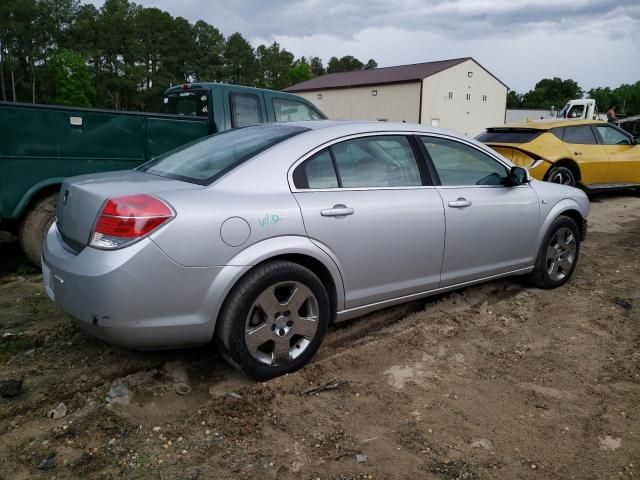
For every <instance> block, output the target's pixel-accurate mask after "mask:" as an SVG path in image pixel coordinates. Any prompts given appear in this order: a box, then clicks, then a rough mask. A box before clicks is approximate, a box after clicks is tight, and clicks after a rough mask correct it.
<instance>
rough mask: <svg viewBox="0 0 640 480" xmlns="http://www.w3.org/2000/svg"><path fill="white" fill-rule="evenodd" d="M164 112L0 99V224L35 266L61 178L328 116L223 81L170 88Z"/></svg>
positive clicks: (294, 99) (300, 102)
mask: <svg viewBox="0 0 640 480" xmlns="http://www.w3.org/2000/svg"><path fill="white" fill-rule="evenodd" d="M162 112H163V113H145V112H124V111H114V110H97V109H88V108H70V107H56V106H48V105H46V106H45V105H31V104H19V103H5V102H0V229H1V230H5V231H9V232H12V233H14V234H17V235H18V238H19V240H20V245H21V247H22V249H23V251H24V253H25V254H26V255H27V257H28V258H29V259H30V260H31V261H32V262H34V263H35V264H39V263H40V247H41V244H42V239H43V235H44V232H45V231H46V230H47V229H48V227H49V225H51V222H52V221H53V219H54V215H55V206H56V198H57V192H58V190H59V188H60V185H61V183H62V181H63V180H64V179H65V178H66V177H70V176H73V175H82V174H86V173H95V172H104V171H108V170H125V169H131V168H134V167H136V166H138V165H140V164H141V163H143V162H146V161H147V160H150V159H152V158H154V157H156V156H158V155H160V154H162V153H164V152H167V151H169V150H171V149H173V148H176V147H179V146H181V145H184V144H185V143H187V142H190V141H192V140H195V139H197V138H200V137H203V136H205V135H209V134H213V133H218V132H223V131H225V130H229V129H231V128H236V127H243V126H246V125H254V124H257V123H263V122H287V121H299V120H319V119H323V118H326V117H325V116H324V115H323V114H322V112H320V111H319V110H317V109H316V108H315V107H314V106H313V105H312V104H311V103H309V102H308V101H307V100H305V99H303V98H301V97H298V96H296V95H292V94H287V93H282V92H276V91H272V90H264V89H258V88H249V87H240V86H237V85H226V84H221V83H197V84H196V83H194V84H185V85H179V86H175V87H172V88H169V89H168V90H167V91H166V92H165V94H164V98H163V108H162Z"/></svg>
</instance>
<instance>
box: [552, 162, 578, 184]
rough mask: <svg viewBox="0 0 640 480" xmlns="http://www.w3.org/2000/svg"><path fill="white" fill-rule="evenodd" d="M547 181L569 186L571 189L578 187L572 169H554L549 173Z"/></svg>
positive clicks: (557, 167) (559, 167)
mask: <svg viewBox="0 0 640 480" xmlns="http://www.w3.org/2000/svg"><path fill="white" fill-rule="evenodd" d="M545 180H546V181H547V182H550V183H559V184H561V185H569V186H570V187H576V186H577V185H578V182H577V181H576V176H575V175H574V173H573V171H572V170H571V169H570V168H567V167H561V166H556V167H552V168H551V170H549V173H547V177H546V178H545Z"/></svg>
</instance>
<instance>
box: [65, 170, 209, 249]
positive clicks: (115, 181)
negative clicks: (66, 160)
mask: <svg viewBox="0 0 640 480" xmlns="http://www.w3.org/2000/svg"><path fill="white" fill-rule="evenodd" d="M201 188H203V187H201V186H200V185H194V184H191V183H187V182H181V181H179V180H173V179H169V178H165V177H158V176H156V175H151V174H148V173H144V172H139V171H136V170H126V171H120V172H108V173H100V174H94V175H82V176H79V177H72V178H69V179H67V180H65V182H64V183H63V184H62V188H61V189H60V194H59V196H58V206H57V221H56V224H57V227H58V231H59V232H60V234H61V236H62V238H63V240H64V241H65V242H66V243H67V245H68V246H69V247H71V248H72V249H73V250H75V251H76V252H80V251H81V250H82V249H83V248H84V247H86V246H87V244H88V243H89V239H90V236H91V232H92V230H93V226H94V224H95V222H96V218H97V216H98V213H99V212H100V209H101V208H102V205H103V204H104V202H105V201H106V200H107V199H108V198H115V197H121V196H124V195H133V194H139V193H146V194H151V195H157V196H160V197H161V193H162V192H168V191H175V190H197V189H201Z"/></svg>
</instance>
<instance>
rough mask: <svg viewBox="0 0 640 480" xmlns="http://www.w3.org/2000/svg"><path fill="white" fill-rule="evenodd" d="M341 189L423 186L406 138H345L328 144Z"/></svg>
mask: <svg viewBox="0 0 640 480" xmlns="http://www.w3.org/2000/svg"><path fill="white" fill-rule="evenodd" d="M331 150H332V151H333V155H334V158H335V161H336V168H337V169H338V174H339V176H340V179H341V182H342V185H341V186H342V187H343V188H359V187H408V186H419V185H422V179H421V177H420V170H419V168H418V164H417V162H416V159H415V157H414V155H413V151H412V149H411V145H410V144H409V140H408V139H407V138H406V137H403V136H396V135H385V136H375V137H364V138H358V139H354V140H347V141H345V142H341V143H338V144H336V145H334V146H332V147H331Z"/></svg>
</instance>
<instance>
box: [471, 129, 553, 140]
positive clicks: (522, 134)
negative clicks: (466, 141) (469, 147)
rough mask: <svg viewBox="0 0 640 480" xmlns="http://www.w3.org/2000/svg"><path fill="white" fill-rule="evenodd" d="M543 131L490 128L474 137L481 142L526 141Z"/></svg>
mask: <svg viewBox="0 0 640 480" xmlns="http://www.w3.org/2000/svg"><path fill="white" fill-rule="evenodd" d="M542 133H543V131H542V130H527V129H509V130H506V129H497V128H490V129H489V130H487V131H486V132H484V133H481V134H480V135H478V136H477V137H476V140H478V141H479V142H483V143H527V142H530V141H531V140H533V139H534V138H536V137H537V136H538V135H541V134H542Z"/></svg>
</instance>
